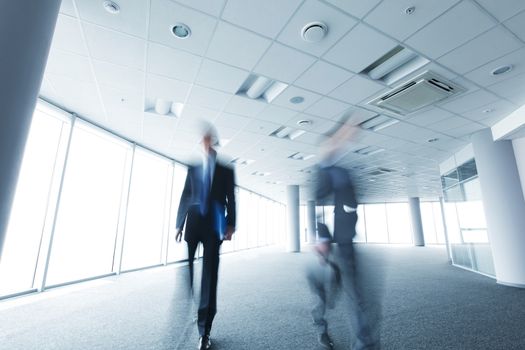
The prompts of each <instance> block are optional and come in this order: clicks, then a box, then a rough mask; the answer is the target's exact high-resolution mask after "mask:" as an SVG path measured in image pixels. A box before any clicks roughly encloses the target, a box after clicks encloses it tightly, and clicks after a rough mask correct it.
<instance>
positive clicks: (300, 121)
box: [297, 119, 313, 126]
mask: <svg viewBox="0 0 525 350" xmlns="http://www.w3.org/2000/svg"><path fill="white" fill-rule="evenodd" d="M312 124H313V122H312V121H311V120H308V119H303V120H299V121H298V122H297V125H301V126H308V125H312Z"/></svg>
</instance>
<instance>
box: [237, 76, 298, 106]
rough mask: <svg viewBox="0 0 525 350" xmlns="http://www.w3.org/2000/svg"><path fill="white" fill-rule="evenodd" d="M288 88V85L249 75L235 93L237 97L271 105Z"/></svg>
mask: <svg viewBox="0 0 525 350" xmlns="http://www.w3.org/2000/svg"><path fill="white" fill-rule="evenodd" d="M287 87H288V84H285V83H282V82H280V81H276V80H272V79H270V78H266V77H263V76H259V75H255V74H250V75H249V76H248V78H246V80H245V81H244V83H243V84H242V85H241V87H240V88H239V90H238V91H237V95H240V96H245V97H248V98H250V99H252V100H262V101H264V102H267V103H271V102H272V101H273V100H274V99H275V98H276V97H277V96H279V95H280V94H281V92H283V91H284V89H286V88H287Z"/></svg>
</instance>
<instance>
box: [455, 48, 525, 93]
mask: <svg viewBox="0 0 525 350" xmlns="http://www.w3.org/2000/svg"><path fill="white" fill-rule="evenodd" d="M508 64H510V65H512V70H511V71H510V72H507V73H505V74H501V75H492V74H491V72H492V71H493V70H494V69H496V68H498V67H501V66H504V65H508ZM523 73H525V48H524V49H520V50H517V51H514V52H512V53H510V54H508V55H506V56H503V57H501V58H499V59H497V60H495V61H492V62H490V63H487V64H485V65H484V66H481V67H479V68H477V69H475V70H473V71H472V72H469V73H467V74H465V77H466V78H467V79H470V80H472V81H474V82H476V83H478V84H480V85H482V86H485V87H486V86H489V85H492V84H495V83H498V82H501V81H503V80H506V79H509V78H512V77H515V76H518V75H520V74H523Z"/></svg>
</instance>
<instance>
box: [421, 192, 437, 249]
mask: <svg viewBox="0 0 525 350" xmlns="http://www.w3.org/2000/svg"><path fill="white" fill-rule="evenodd" d="M420 208H421V221H422V223H423V234H424V236H425V244H436V243H437V235H436V223H435V221H434V206H433V203H432V202H421V203H420Z"/></svg>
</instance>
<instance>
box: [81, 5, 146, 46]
mask: <svg viewBox="0 0 525 350" xmlns="http://www.w3.org/2000/svg"><path fill="white" fill-rule="evenodd" d="M75 3H76V5H77V9H78V13H79V16H80V19H82V20H84V21H88V22H91V23H94V24H98V25H101V26H103V27H107V28H111V29H114V30H117V31H119V32H124V33H127V34H131V35H134V36H138V37H141V38H144V39H145V38H146V34H147V23H148V10H149V4H148V1H133V0H128V1H119V2H118V5H119V6H120V12H119V13H118V14H117V15H115V14H112V13H109V12H108V11H106V10H105V9H104V6H102V3H101V1H93V0H75Z"/></svg>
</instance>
